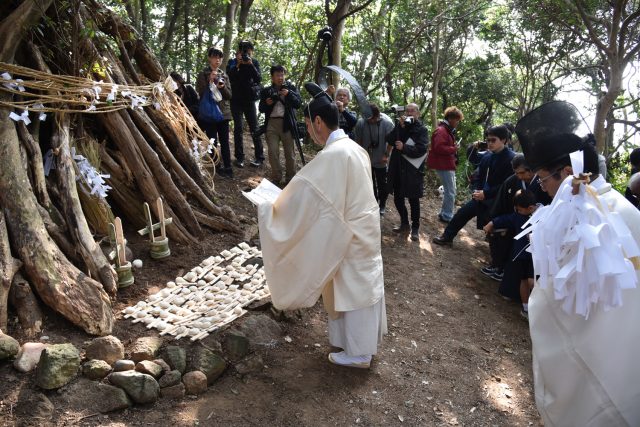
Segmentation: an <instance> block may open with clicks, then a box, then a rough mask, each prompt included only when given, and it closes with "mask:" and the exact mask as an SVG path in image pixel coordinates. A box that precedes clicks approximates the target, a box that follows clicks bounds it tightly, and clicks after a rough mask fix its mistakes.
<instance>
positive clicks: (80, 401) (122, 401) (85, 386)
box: [60, 378, 131, 413]
mask: <svg viewBox="0 0 640 427" xmlns="http://www.w3.org/2000/svg"><path fill="white" fill-rule="evenodd" d="M60 400H61V401H62V403H64V405H63V406H64V407H65V408H68V409H71V410H74V411H85V410H87V409H91V410H92V411H93V410H95V411H98V412H102V413H106V412H112V411H119V410H122V409H126V408H129V407H131V399H129V396H127V393H125V391H124V390H123V389H121V388H118V387H114V386H112V385H109V384H103V383H100V382H97V381H91V380H88V379H86V378H80V379H78V381H74V382H73V383H71V384H69V385H68V386H67V387H66V388H65V390H64V392H63V393H62V394H61V395H60Z"/></svg>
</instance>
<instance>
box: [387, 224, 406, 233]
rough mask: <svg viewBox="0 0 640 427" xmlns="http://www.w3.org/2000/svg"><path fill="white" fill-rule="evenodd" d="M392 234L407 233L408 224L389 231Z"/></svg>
mask: <svg viewBox="0 0 640 427" xmlns="http://www.w3.org/2000/svg"><path fill="white" fill-rule="evenodd" d="M391 231H393V232H394V233H407V232H408V231H409V224H400V225H399V226H397V227H393V228H392V229H391Z"/></svg>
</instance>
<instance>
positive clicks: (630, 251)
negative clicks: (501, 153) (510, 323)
mask: <svg viewBox="0 0 640 427" xmlns="http://www.w3.org/2000/svg"><path fill="white" fill-rule="evenodd" d="M581 122H582V120H581V117H580V114H579V113H578V111H577V110H576V108H575V107H574V106H573V105H571V104H569V103H566V102H561V101H554V102H551V103H547V104H545V105H543V106H541V107H539V108H537V109H536V110H533V111H532V112H530V113H529V114H527V115H526V116H525V117H523V118H522V119H521V120H520V121H519V122H518V125H517V126H516V133H517V135H518V139H519V141H520V144H521V145H522V148H523V151H524V155H525V158H526V159H527V162H528V163H529V165H530V166H531V167H532V169H533V170H534V171H536V173H537V175H538V181H539V183H540V185H541V187H542V189H543V190H545V191H547V192H548V193H549V195H550V196H552V197H553V201H552V203H551V204H550V205H549V206H545V207H542V208H540V209H538V210H537V211H536V213H535V214H534V215H533V216H532V217H531V219H530V220H529V223H530V227H529V228H528V229H526V230H525V231H524V232H523V233H521V235H525V234H526V233H528V232H529V231H530V233H531V234H530V241H531V247H530V251H531V252H532V257H533V262H534V271H535V274H536V276H538V279H537V282H536V284H535V287H534V290H533V292H532V294H531V297H530V299H529V326H530V330H531V342H532V346H533V374H534V386H535V397H536V404H537V407H538V410H539V412H540V415H541V416H542V418H543V419H544V425H545V426H581V427H589V426H591V427H596V426H607V427H609V426H638V425H640V367H639V366H638V363H639V361H640V327H639V325H640V289H638V280H639V277H640V276H639V274H638V273H639V269H640V249H639V247H638V246H639V243H640V212H639V211H638V210H637V209H635V208H634V207H633V206H632V205H631V204H630V203H629V202H628V201H627V200H626V199H625V198H624V197H623V196H622V195H621V194H620V193H618V192H617V191H616V190H614V189H613V188H612V187H611V185H610V184H608V183H607V182H606V181H605V180H604V178H603V177H601V176H598V155H597V153H596V151H595V149H594V148H593V146H592V145H591V144H589V143H588V142H587V141H588V140H587V139H585V140H583V138H580V137H579V136H578V135H576V129H578V127H579V126H580V124H581ZM526 226H527V224H525V227H526ZM516 238H520V236H516ZM521 238H527V237H526V236H524V237H521Z"/></svg>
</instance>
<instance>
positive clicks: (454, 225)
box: [444, 200, 479, 239]
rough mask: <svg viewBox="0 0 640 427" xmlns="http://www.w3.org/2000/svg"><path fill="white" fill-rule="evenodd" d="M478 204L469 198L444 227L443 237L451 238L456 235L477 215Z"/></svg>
mask: <svg viewBox="0 0 640 427" xmlns="http://www.w3.org/2000/svg"><path fill="white" fill-rule="evenodd" d="M478 204H479V202H477V201H475V200H469V201H468V202H467V203H465V204H464V205H463V206H462V207H461V208H460V209H458V211H457V212H456V213H455V215H453V218H451V221H450V222H449V224H447V227H446V228H445V229H444V237H445V238H447V239H453V238H454V237H456V236H457V235H458V232H459V231H460V230H462V228H463V227H464V226H465V225H467V223H468V222H469V221H471V220H472V219H473V218H475V217H476V215H478Z"/></svg>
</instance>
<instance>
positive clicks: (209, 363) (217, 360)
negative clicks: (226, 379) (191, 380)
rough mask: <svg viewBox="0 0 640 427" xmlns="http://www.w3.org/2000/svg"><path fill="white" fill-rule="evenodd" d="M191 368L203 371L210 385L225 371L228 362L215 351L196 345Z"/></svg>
mask: <svg viewBox="0 0 640 427" xmlns="http://www.w3.org/2000/svg"><path fill="white" fill-rule="evenodd" d="M189 367H190V370H192V371H200V372H203V373H204V374H205V375H206V376H207V383H208V384H209V385H211V384H213V382H214V381H215V380H216V379H217V378H218V377H219V376H220V375H222V373H223V372H224V370H225V369H226V368H227V362H226V361H225V360H224V359H223V358H222V357H220V356H218V355H217V354H215V353H214V352H212V351H211V350H209V349H206V348H204V347H196V348H195V350H194V351H193V354H192V357H191V363H190V364H189Z"/></svg>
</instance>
